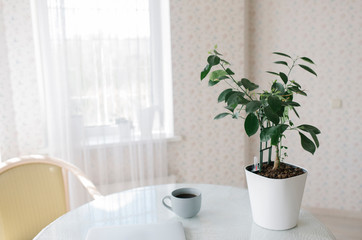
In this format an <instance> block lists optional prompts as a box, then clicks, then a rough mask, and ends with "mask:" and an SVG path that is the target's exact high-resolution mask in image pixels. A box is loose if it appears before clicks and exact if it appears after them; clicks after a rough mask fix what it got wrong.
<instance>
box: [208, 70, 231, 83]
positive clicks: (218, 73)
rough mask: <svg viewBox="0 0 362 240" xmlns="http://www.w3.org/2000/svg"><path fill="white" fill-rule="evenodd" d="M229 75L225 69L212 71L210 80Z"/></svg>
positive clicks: (217, 79) (218, 79)
mask: <svg viewBox="0 0 362 240" xmlns="http://www.w3.org/2000/svg"><path fill="white" fill-rule="evenodd" d="M225 75H227V73H226V72H225V71H224V70H215V71H213V72H211V75H210V80H211V81H220V78H221V77H223V76H225Z"/></svg>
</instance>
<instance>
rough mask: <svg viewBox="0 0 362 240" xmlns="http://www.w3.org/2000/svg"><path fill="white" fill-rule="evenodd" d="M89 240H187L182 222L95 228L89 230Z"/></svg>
mask: <svg viewBox="0 0 362 240" xmlns="http://www.w3.org/2000/svg"><path fill="white" fill-rule="evenodd" d="M86 239H87V240H103V239H107V240H123V239H124V240H171V239H172V240H186V238H185V232H184V229H183V226H182V224H181V223H180V222H176V221H172V222H165V223H152V224H144V225H122V226H106V227H94V228H91V229H89V231H88V234H87V238H86Z"/></svg>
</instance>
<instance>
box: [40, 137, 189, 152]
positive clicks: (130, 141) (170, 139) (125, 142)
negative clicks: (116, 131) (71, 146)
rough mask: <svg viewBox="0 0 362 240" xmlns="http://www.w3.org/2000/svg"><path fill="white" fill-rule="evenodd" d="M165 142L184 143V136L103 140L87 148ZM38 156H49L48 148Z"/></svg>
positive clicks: (92, 143)
mask: <svg viewBox="0 0 362 240" xmlns="http://www.w3.org/2000/svg"><path fill="white" fill-rule="evenodd" d="M161 140H162V141H164V140H166V142H168V143H173V142H179V141H182V136H176V135H167V136H163V137H159V136H158V137H157V138H140V137H138V138H134V139H125V140H120V139H118V140H116V139H114V138H108V139H105V140H103V141H102V142H100V141H93V142H88V143H87V145H86V147H87V148H105V147H114V146H125V145H129V144H142V143H148V142H157V141H161ZM38 154H42V155H49V151H48V149H47V148H43V149H40V150H39V151H38Z"/></svg>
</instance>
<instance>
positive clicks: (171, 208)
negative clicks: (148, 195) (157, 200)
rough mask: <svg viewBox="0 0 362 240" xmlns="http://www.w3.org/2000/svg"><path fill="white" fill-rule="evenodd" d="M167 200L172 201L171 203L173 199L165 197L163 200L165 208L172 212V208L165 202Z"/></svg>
mask: <svg viewBox="0 0 362 240" xmlns="http://www.w3.org/2000/svg"><path fill="white" fill-rule="evenodd" d="M166 199H170V201H171V197H170V196H166V197H164V198H163V199H162V203H163V205H164V206H165V207H167V208H168V209H170V210H171V211H172V207H171V206H169V205H167V204H166V202H165V200H166Z"/></svg>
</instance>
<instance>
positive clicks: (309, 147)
mask: <svg viewBox="0 0 362 240" xmlns="http://www.w3.org/2000/svg"><path fill="white" fill-rule="evenodd" d="M299 135H300V141H301V144H302V147H303V148H304V150H306V151H308V152H310V153H311V154H314V152H315V149H316V147H315V145H314V143H313V142H312V140H310V139H309V138H307V137H306V136H305V135H304V134H303V133H301V132H299Z"/></svg>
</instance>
